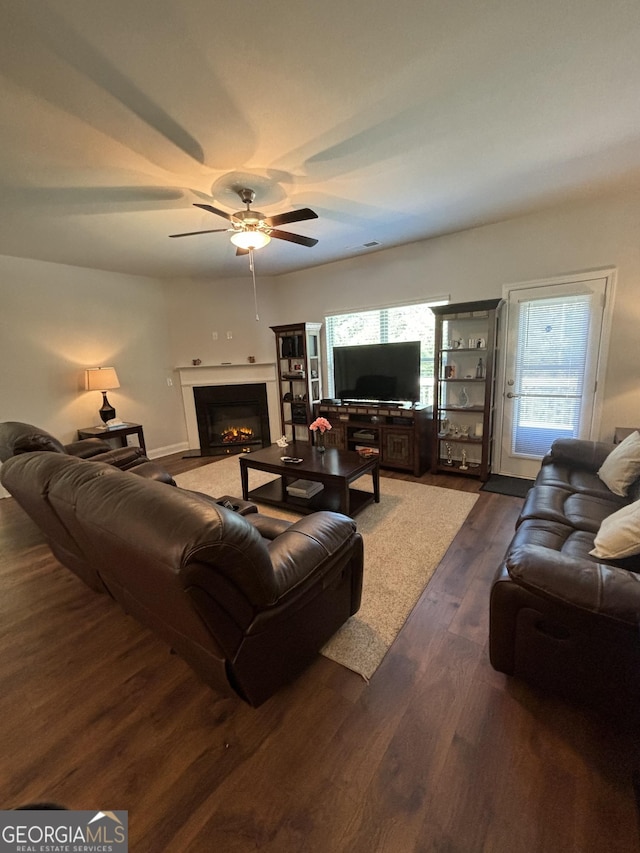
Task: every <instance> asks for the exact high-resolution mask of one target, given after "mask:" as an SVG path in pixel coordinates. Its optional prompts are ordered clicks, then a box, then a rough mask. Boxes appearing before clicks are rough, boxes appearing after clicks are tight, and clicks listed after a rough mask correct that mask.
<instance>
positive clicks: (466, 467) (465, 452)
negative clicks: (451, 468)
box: [460, 450, 469, 471]
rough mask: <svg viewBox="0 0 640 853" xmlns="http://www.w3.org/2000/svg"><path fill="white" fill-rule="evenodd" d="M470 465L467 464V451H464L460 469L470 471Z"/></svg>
mask: <svg viewBox="0 0 640 853" xmlns="http://www.w3.org/2000/svg"><path fill="white" fill-rule="evenodd" d="M468 470H469V466H468V465H467V451H466V450H463V451H462V462H461V463H460V471H468Z"/></svg>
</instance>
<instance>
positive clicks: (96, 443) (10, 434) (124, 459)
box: [0, 421, 175, 486]
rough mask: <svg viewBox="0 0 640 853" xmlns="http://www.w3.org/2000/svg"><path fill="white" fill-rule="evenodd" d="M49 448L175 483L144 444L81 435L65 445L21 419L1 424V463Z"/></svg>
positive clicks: (51, 450)
mask: <svg viewBox="0 0 640 853" xmlns="http://www.w3.org/2000/svg"><path fill="white" fill-rule="evenodd" d="M35 450H46V451H48V452H50V453H65V454H67V455H69V456H75V457H77V458H78V459H91V460H99V461H100V462H107V463H108V464H109V465H115V467H116V468H120V469H121V470H123V471H134V473H136V474H139V475H140V476H142V477H148V478H150V479H152V480H161V481H162V482H164V483H169V484H170V485H174V486H175V482H174V480H173V477H171V475H170V474H169V473H168V472H167V471H165V470H164V469H163V468H161V467H160V465H157V464H156V463H155V462H150V461H149V459H148V458H147V456H145V453H144V451H143V450H142V448H141V447H116V448H113V447H111V445H110V444H109V442H107V441H103V440H102V439H101V438H82V439H80V440H79V441H73V442H71V443H70V444H62V442H61V441H58V439H57V438H55V436H53V435H51V433H48V432H47V431H46V430H44V429H42V428H41V427H37V426H33V424H26V423H22V422H21V421H5V422H4V423H0V462H5V461H6V460H7V459H11V457H12V456H17V455H18V454H20V453H31V452H33V451H35Z"/></svg>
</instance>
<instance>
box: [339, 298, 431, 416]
mask: <svg viewBox="0 0 640 853" xmlns="http://www.w3.org/2000/svg"><path fill="white" fill-rule="evenodd" d="M443 304H445V300H442V299H441V300H438V301H437V302H435V301H434V302H421V303H417V304H413V305H397V306H394V307H392V308H376V309H374V310H372V311H358V312H357V313H353V314H335V315H333V316H330V317H327V318H326V326H325V329H326V335H327V367H328V376H329V383H330V389H331V394H335V388H334V387H333V348H334V347H341V346H354V345H358V344H386V343H395V342H398V341H420V344H421V347H420V402H421V403H424V404H425V405H431V404H432V403H433V361H434V357H433V356H434V354H433V350H434V337H435V317H434V315H433V311H432V310H431V308H430V306H431V305H443Z"/></svg>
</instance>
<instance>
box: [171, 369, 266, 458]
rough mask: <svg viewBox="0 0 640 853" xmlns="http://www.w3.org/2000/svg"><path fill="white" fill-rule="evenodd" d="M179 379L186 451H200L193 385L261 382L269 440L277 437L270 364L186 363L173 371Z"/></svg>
mask: <svg viewBox="0 0 640 853" xmlns="http://www.w3.org/2000/svg"><path fill="white" fill-rule="evenodd" d="M175 370H176V372H177V373H178V375H179V376H180V385H181V388H182V403H183V406H184V415H185V423H186V426H187V438H188V441H189V449H190V450H198V449H199V448H200V438H199V435H198V419H197V418H196V404H195V400H194V397H193V388H194V386H196V385H243V384H253V383H256V382H264V383H265V385H266V386H267V403H268V406H269V429H270V431H271V440H272V441H273V440H274V439H275V437H277V436H280V434H281V433H282V426H281V424H280V417H279V412H280V401H279V400H278V388H277V383H276V378H277V376H276V365H275V362H272V361H263V362H255V363H254V364H250V363H248V362H246V363H245V362H242V363H238V364H198V365H194V364H188V365H183V366H182V365H181V366H178V367H176V368H175Z"/></svg>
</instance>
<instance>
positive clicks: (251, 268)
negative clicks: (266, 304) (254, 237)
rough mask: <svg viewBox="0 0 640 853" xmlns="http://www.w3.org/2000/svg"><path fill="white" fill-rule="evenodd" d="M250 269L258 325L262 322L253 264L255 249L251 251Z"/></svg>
mask: <svg viewBox="0 0 640 853" xmlns="http://www.w3.org/2000/svg"><path fill="white" fill-rule="evenodd" d="M249 269H250V270H251V275H252V276H253V304H254V305H255V308H256V323H258V322H259V321H260V316H259V315H258V291H257V289H256V269H255V266H254V263H253V249H249Z"/></svg>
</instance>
